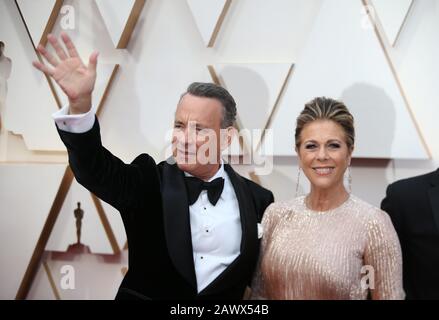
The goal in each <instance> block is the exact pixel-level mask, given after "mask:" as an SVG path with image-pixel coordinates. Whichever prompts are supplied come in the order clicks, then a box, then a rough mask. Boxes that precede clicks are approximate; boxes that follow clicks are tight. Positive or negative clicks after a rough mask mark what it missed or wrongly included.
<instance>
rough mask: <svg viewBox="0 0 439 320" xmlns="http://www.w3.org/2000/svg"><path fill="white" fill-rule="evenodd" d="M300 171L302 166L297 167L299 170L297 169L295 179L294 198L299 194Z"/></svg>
mask: <svg viewBox="0 0 439 320" xmlns="http://www.w3.org/2000/svg"><path fill="white" fill-rule="evenodd" d="M301 171H302V168H301V167H299V170H298V171H297V179H296V198H297V195H298V194H299V184H300V172H301Z"/></svg>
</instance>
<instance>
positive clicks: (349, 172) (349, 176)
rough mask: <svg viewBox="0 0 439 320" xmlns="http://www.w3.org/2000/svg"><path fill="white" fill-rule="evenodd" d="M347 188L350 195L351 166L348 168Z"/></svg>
mask: <svg viewBox="0 0 439 320" xmlns="http://www.w3.org/2000/svg"><path fill="white" fill-rule="evenodd" d="M348 188H349V193H352V175H351V166H349V167H348Z"/></svg>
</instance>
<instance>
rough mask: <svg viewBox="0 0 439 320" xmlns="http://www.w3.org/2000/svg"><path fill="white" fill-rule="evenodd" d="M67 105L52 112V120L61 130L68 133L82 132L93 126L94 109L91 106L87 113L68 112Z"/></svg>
mask: <svg viewBox="0 0 439 320" xmlns="http://www.w3.org/2000/svg"><path fill="white" fill-rule="evenodd" d="M68 113H69V106H68V105H66V106H64V107H63V108H62V109H61V110H59V111H57V112H55V113H53V114H52V118H53V120H55V123H56V125H57V126H58V128H59V129H60V130H62V131H67V132H70V133H84V132H87V131H89V130H90V129H91V128H93V125H94V123H95V109H94V108H91V109H90V111H88V112H87V113H82V114H70V115H69V114H68Z"/></svg>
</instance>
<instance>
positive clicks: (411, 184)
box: [381, 170, 439, 299]
mask: <svg viewBox="0 0 439 320" xmlns="http://www.w3.org/2000/svg"><path fill="white" fill-rule="evenodd" d="M381 208H382V209H383V210H384V211H386V212H387V213H388V214H389V215H390V217H391V219H392V221H393V224H394V226H395V229H396V232H397V233H398V236H399V240H400V242H401V248H402V254H403V276H404V290H405V292H406V297H407V299H439V170H438V171H435V172H432V173H429V174H426V175H422V176H418V177H414V178H410V179H405V180H401V181H397V182H395V183H393V184H391V185H390V186H389V187H388V188H387V195H386V198H385V199H384V200H383V201H382V203H381Z"/></svg>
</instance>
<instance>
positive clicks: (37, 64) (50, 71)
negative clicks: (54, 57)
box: [32, 61, 55, 77]
mask: <svg viewBox="0 0 439 320" xmlns="http://www.w3.org/2000/svg"><path fill="white" fill-rule="evenodd" d="M32 65H33V66H34V67H35V68H37V69H38V70H40V71H41V72H44V73H45V74H47V75H48V76H51V77H53V75H54V74H55V72H54V71H53V69H50V68H48V67H47V66H46V65H44V64H42V63H41V62H39V61H34V62H33V63H32Z"/></svg>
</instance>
